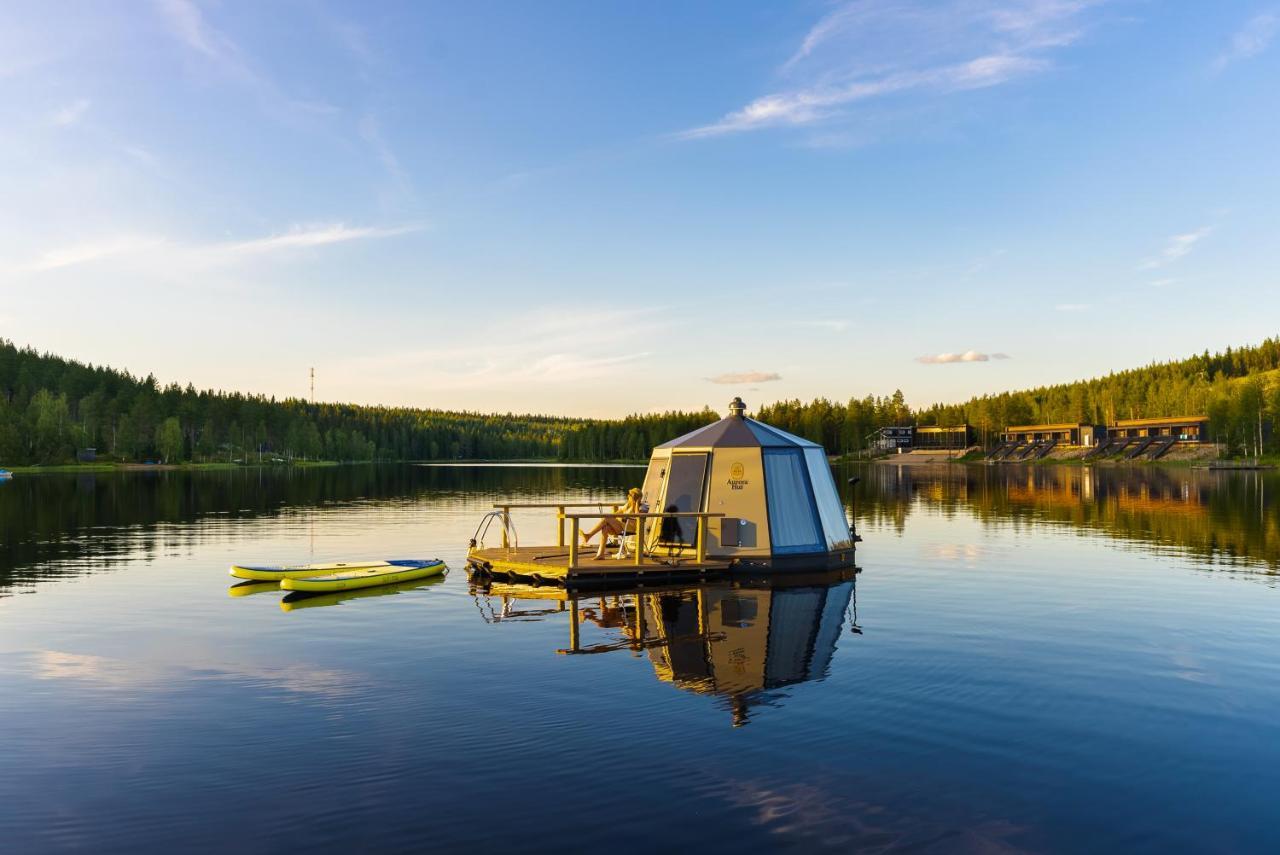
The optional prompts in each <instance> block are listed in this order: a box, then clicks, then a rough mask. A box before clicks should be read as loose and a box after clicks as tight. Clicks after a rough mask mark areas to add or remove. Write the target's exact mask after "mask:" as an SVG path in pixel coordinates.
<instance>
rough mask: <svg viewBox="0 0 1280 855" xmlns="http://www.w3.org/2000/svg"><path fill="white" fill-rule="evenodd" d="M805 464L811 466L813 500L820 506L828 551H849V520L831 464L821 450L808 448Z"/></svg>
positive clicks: (810, 477)
mask: <svg viewBox="0 0 1280 855" xmlns="http://www.w3.org/2000/svg"><path fill="white" fill-rule="evenodd" d="M804 460H805V463H807V464H808V465H809V480H810V481H811V482H812V483H813V499H814V501H815V502H817V504H818V516H819V517H821V519H822V531H823V533H824V534H825V535H826V539H827V550H828V551H832V550H836V549H848V548H849V547H850V546H852V545H853V544H852V543H851V542H850V540H849V519H848V517H846V516H845V515H844V505H843V504H841V502H840V493H839V491H838V490H837V489H836V481H835V478H834V477H832V475H831V464H830V463H828V462H827V455H826V452H824V451H823V450H822V449H821V448H806V449H805V450H804Z"/></svg>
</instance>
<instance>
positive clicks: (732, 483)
mask: <svg viewBox="0 0 1280 855" xmlns="http://www.w3.org/2000/svg"><path fill="white" fill-rule="evenodd" d="M746 474H747V470H746V468H745V467H744V466H743V465H742V464H741V463H735V464H733V465H732V466H730V467H729V489H731V490H741V489H742V488H743V487H745V486H747V480H746V479H745V478H743V476H744V475H746Z"/></svg>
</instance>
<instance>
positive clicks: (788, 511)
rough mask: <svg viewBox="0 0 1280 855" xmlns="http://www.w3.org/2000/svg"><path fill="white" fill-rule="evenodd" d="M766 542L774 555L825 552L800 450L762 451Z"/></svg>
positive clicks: (768, 449)
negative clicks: (766, 512)
mask: <svg viewBox="0 0 1280 855" xmlns="http://www.w3.org/2000/svg"><path fill="white" fill-rule="evenodd" d="M763 457H764V487H765V498H766V499H767V500H768V503H769V540H770V541H771V544H772V547H773V552H774V554H775V555H787V554H796V553H807V552H825V551H826V547H825V545H824V544H823V538H822V536H821V533H820V532H819V529H818V521H817V518H816V517H817V515H816V513H815V510H816V509H815V508H814V505H813V496H812V493H811V491H810V487H809V477H808V474H807V473H806V472H805V464H804V459H803V458H802V457H801V454H800V449H798V448H795V449H791V448H788V449H774V448H766V449H763Z"/></svg>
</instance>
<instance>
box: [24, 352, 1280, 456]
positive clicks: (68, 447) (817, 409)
mask: <svg viewBox="0 0 1280 855" xmlns="http://www.w3.org/2000/svg"><path fill="white" fill-rule="evenodd" d="M1277 369H1280V339H1278V338H1269V339H1267V340H1266V341H1264V342H1262V343H1261V344H1259V345H1256V346H1251V347H1242V348H1236V349H1232V348H1228V349H1227V350H1226V351H1224V352H1223V353H1218V354H1212V355H1211V354H1209V353H1208V352H1206V353H1204V354H1202V355H1200V356H1193V357H1191V358H1189V359H1184V360H1179V361H1175V362H1167V363H1159V364H1153V365H1149V366H1146V367H1144V368H1136V369H1131V370H1127V371H1120V372H1114V373H1112V374H1109V375H1107V376H1106V377H1099V378H1094V379H1092V380H1083V381H1078V382H1074V383H1063V384H1058V385H1054V386H1045V387H1040V388H1037V389H1029V390H1023V391H1017V392H1003V393H999V394H995V395H984V396H981V397H975V398H973V399H971V400H969V401H966V402H964V403H962V404H935V405H932V406H929V407H925V408H922V409H917V410H913V409H912V408H911V407H910V406H908V405H907V403H906V401H905V399H904V397H903V395H902V392H900V391H898V392H894V393H893V394H892V395H888V396H867V397H865V398H853V399H850V400H849V401H847V402H844V403H841V402H835V401H830V400H827V399H823V398H819V399H817V400H813V401H809V402H807V403H806V402H801V401H798V400H797V401H781V402H778V403H774V404H769V405H766V406H764V407H762V408H761V409H760V411H759V413H758V415H759V417H760V418H761V419H762V420H763V421H766V422H768V423H770V424H774V425H777V426H778V427H781V428H783V429H784V430H788V431H791V432H793V433H796V434H799V435H801V436H804V437H806V438H808V439H811V440H814V441H815V442H820V443H822V444H823V445H824V446H826V448H827V449H828V450H829V451H831V452H854V451H858V450H861V449H864V448H866V447H868V445H869V444H870V442H871V441H872V440H873V439H874V436H875V434H876V432H877V431H878V430H879V429H880V428H882V427H887V426H893V425H907V424H920V425H933V424H943V425H948V424H961V423H968V424H970V425H972V426H973V427H974V428H975V430H976V431H977V432H978V433H979V435H980V436H981V437H982V438H983V439H984V441H986V442H988V443H990V442H993V441H994V440H995V438H996V437H997V436H998V434H999V432H1000V431H1001V430H1003V429H1004V428H1005V427H1006V426H1008V425H1011V424H1032V423H1043V422H1088V423H1095V424H1109V423H1111V422H1112V421H1114V420H1116V419H1120V418H1142V417H1157V416H1178V415H1198V414H1206V415H1208V416H1209V418H1210V434H1211V438H1213V439H1216V440H1218V441H1221V442H1223V443H1225V444H1227V445H1228V446H1229V448H1230V449H1231V450H1233V451H1236V452H1245V453H1264V452H1271V451H1275V450H1277V445H1278V443H1280V437H1277V436H1276V434H1277V433H1280V431H1272V430H1271V426H1272V425H1280V383H1278V382H1277V379H1276V376H1277V375H1276V372H1277ZM717 417H718V416H717V414H716V413H714V412H713V411H711V410H709V409H704V410H702V411H701V412H668V413H661V414H651V415H632V416H628V417H627V418H625V419H614V420H608V419H574V418H565V417H557V416H542V415H520V414H513V413H507V414H483V413H472V412H451V411H445V410H429V409H416V408H411V407H368V406H358V405H354V404H333V403H322V404H316V403H312V402H308V401H304V400H300V399H297V398H288V399H285V400H283V401H277V400H276V399H274V398H268V397H264V396H261V395H244V394H241V393H235V392H219V391H210V390H196V389H195V388H194V387H192V386H191V385H187V386H186V387H181V386H178V385H177V384H169V385H166V386H161V385H160V384H159V383H158V382H157V381H156V379H155V377H154V376H147V377H145V378H138V377H134V376H133V375H131V374H129V373H127V372H124V371H118V370H115V369H111V368H105V367H101V366H92V365H85V364H82V363H79V362H76V361H73V360H68V359H64V358H61V357H58V356H55V355H52V354H41V353H38V352H36V351H35V350H34V349H31V348H18V347H16V346H15V345H14V344H13V343H11V342H8V341H5V340H2V339H0V463H3V464H7V465H18V464H30V463H63V462H68V461H70V460H73V459H75V457H76V455H77V452H78V451H80V450H82V449H86V448H94V449H96V450H97V454H98V455H99V457H102V458H107V459H112V460H121V461H137V460H155V461H158V462H170V463H172V462H184V461H233V462H234V461H242V462H251V461H252V462H257V461H267V460H299V459H301V460H309V459H323V460H339V461H359V460H456V459H561V460H586V461H605V460H639V459H644V458H645V457H647V456H648V453H649V450H650V449H651V448H652V447H653V446H654V445H656V444H658V443H661V442H664V441H666V440H668V439H671V438H673V437H676V436H679V435H680V434H683V433H686V432H688V431H690V430H694V429H695V428H697V427H700V426H702V425H704V424H709V423H710V422H712V421H714V420H715V419H716V418H717Z"/></svg>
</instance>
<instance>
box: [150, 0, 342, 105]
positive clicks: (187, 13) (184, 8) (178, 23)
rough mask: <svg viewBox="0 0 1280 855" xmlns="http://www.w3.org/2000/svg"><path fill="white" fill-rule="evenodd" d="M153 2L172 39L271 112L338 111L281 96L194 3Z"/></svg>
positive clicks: (175, 0)
mask: <svg viewBox="0 0 1280 855" xmlns="http://www.w3.org/2000/svg"><path fill="white" fill-rule="evenodd" d="M152 2H153V3H154V5H155V8H156V9H157V11H158V12H159V13H160V19H161V21H162V23H163V24H164V25H165V28H166V29H168V31H169V33H170V35H172V36H173V38H174V39H176V40H177V41H178V42H180V43H181V44H183V45H185V46H186V47H188V48H189V49H190V50H192V51H193V52H195V53H196V54H198V55H199V56H200V57H201V58H202V59H203V60H204V61H206V62H208V63H209V64H211V65H212V66H213V67H214V68H216V69H217V70H218V72H220V73H221V74H223V75H224V76H226V77H227V78H229V79H232V80H235V81H237V82H239V83H240V84H241V85H243V86H245V87H246V88H248V89H249V90H250V91H252V92H253V93H254V94H255V95H256V96H257V97H258V98H259V100H260V101H261V102H262V103H263V105H264V106H265V107H266V108H267V109H268V110H269V111H270V112H274V113H278V114H288V115H295V116H296V115H305V116H326V115H332V114H335V113H337V112H339V110H338V108H337V107H334V106H333V105H332V104H328V103H326V102H324V101H317V100H313V99H307V98H294V97H292V96H289V95H286V94H285V93H283V92H282V91H281V90H280V87H278V86H277V85H276V83H275V81H274V80H272V79H271V78H270V76H269V75H267V74H266V73H264V72H263V71H262V70H261V69H260V67H259V66H256V65H255V63H254V62H253V61H252V58H251V57H250V56H249V54H248V53H246V52H245V51H244V50H242V49H241V48H240V46H239V45H238V44H236V42H235V41H234V40H233V39H232V38H231V37H230V36H228V35H227V34H226V33H224V32H223V31H221V30H219V29H218V28H217V27H215V26H213V25H212V24H210V23H209V22H208V20H206V19H205V16H204V12H203V11H202V10H201V8H200V7H199V6H198V5H196V3H195V2H193V0H152Z"/></svg>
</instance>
